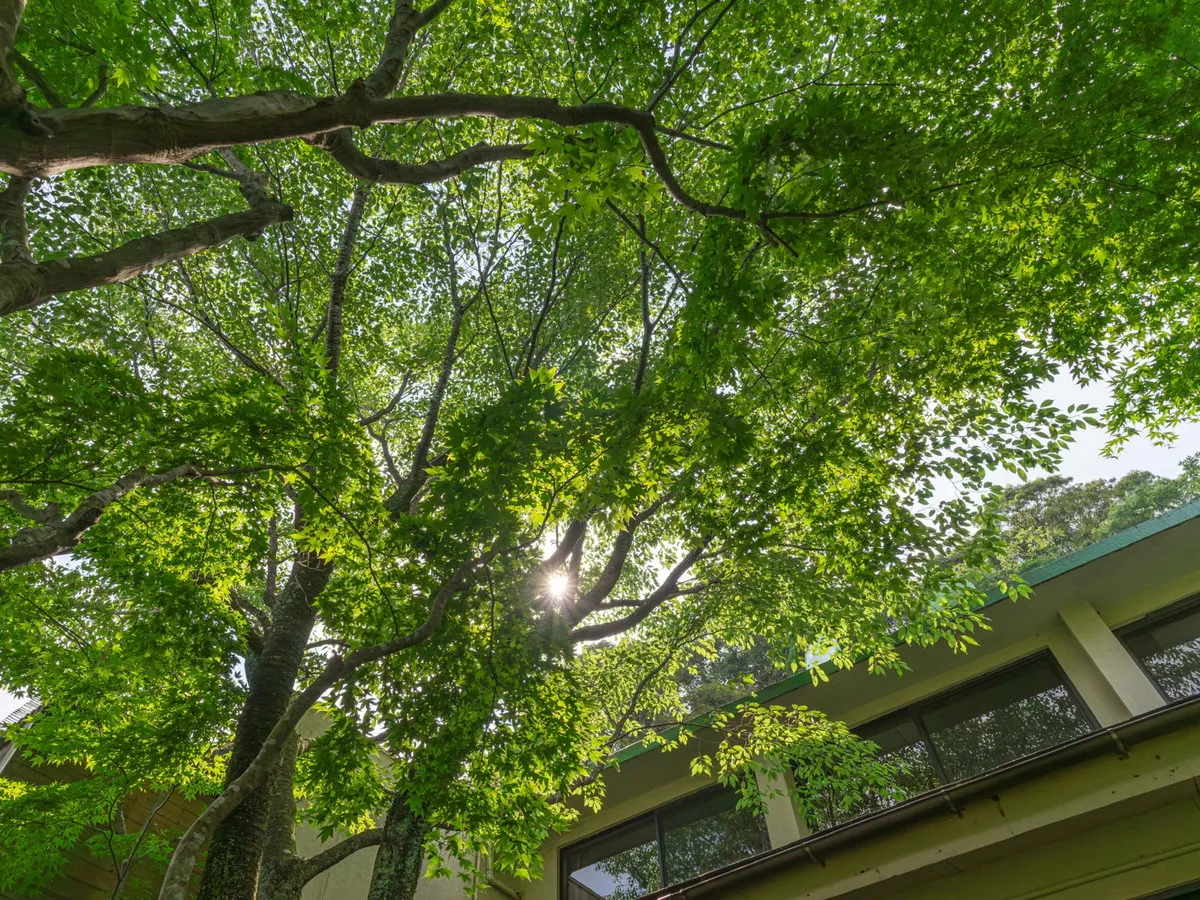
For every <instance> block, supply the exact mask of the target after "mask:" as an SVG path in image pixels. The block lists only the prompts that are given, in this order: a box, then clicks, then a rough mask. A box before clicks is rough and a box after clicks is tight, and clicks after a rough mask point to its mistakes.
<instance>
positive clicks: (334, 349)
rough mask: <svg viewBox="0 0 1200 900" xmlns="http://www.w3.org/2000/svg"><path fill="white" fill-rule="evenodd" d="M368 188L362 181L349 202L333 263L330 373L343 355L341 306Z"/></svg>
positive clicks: (328, 338)
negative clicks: (344, 225)
mask: <svg viewBox="0 0 1200 900" xmlns="http://www.w3.org/2000/svg"><path fill="white" fill-rule="evenodd" d="M367 190H368V189H367V186H366V185H365V184H360V185H358V186H357V187H356V188H355V189H354V199H353V200H352V201H351V203H350V212H349V214H348V215H347V216H346V227H345V229H344V230H343V232H342V245H341V248H340V249H339V250H338V258H337V263H336V264H335V265H334V267H333V280H332V287H331V288H330V290H329V303H328V305H326V307H325V370H326V371H327V372H330V373H331V374H336V373H337V370H338V364H339V363H340V362H341V358H342V306H343V304H344V302H345V299H346V285H347V283H349V281H350V271H351V265H350V264H351V262H352V261H353V258H354V242H355V241H356V240H357V239H358V230H359V227H360V226H361V225H362V218H363V210H364V209H365V208H366V205H367Z"/></svg>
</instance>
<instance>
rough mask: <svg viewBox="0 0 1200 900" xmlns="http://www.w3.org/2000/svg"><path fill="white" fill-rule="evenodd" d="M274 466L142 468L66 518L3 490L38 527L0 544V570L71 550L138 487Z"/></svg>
mask: <svg viewBox="0 0 1200 900" xmlns="http://www.w3.org/2000/svg"><path fill="white" fill-rule="evenodd" d="M273 468H274V467H272V466H248V467H243V468H237V469H223V470H201V469H197V468H196V467H195V466H191V465H183V466H176V467H175V468H173V469H169V470H167V471H166V472H160V473H158V474H155V475H149V474H147V473H146V471H145V470H144V469H139V470H137V471H135V472H130V473H129V474H128V475H124V476H122V477H121V478H118V479H117V480H116V481H115V482H113V483H112V484H110V485H109V486H108V487H105V488H101V489H100V490H98V491H94V492H92V493H91V494H89V495H88V496H87V497H85V498H84V499H83V500H82V501H81V502H80V503H79V505H78V506H76V507H75V509H74V510H73V511H72V512H71V513H70V514H69V515H67V516H65V517H63V516H62V511H61V510H60V509H59V508H58V507H57V506H56V505H54V504H51V505H50V506H47V507H46V508H45V509H41V510H39V509H36V508H35V507H32V506H30V505H29V504H28V503H26V502H25V501H24V499H23V498H22V497H21V495H20V494H19V493H18V492H17V491H11V490H6V491H0V500H4V501H6V502H7V503H8V505H9V506H10V507H11V508H12V509H13V511H14V512H16V513H17V515H19V516H21V517H22V518H25V519H29V520H30V521H33V522H37V523H38V524H37V525H36V526H35V527H30V528H22V529H21V530H19V531H18V532H17V533H16V534H15V535H14V536H13V537H12V539H11V540H10V541H9V542H8V544H7V545H6V546H2V547H0V572H3V571H6V570H8V569H15V568H18V567H20V566H26V565H29V564H30V563H35V562H39V561H41V560H43V559H49V558H50V557H52V556H58V555H59V554H62V553H69V552H70V551H71V550H73V549H74V548H75V546H76V545H77V544H78V543H79V542H80V540H82V539H83V535H84V533H85V532H86V531H87V530H88V529H89V528H91V527H92V526H93V525H95V524H96V522H98V521H99V520H100V516H101V515H102V514H103V513H104V510H105V509H106V508H107V507H108V506H109V504H111V503H114V502H116V501H117V500H120V499H121V498H122V497H124V496H125V495H126V494H128V493H129V492H130V491H133V490H136V489H137V488H144V487H155V486H157V485H161V484H167V483H169V482H172V481H175V480H177V479H181V478H202V479H207V480H209V481H217V480H218V479H220V478H222V477H225V476H229V475H236V474H246V473H250V472H262V471H267V470H270V469H273ZM218 483H219V482H218Z"/></svg>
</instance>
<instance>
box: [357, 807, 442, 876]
mask: <svg viewBox="0 0 1200 900" xmlns="http://www.w3.org/2000/svg"><path fill="white" fill-rule="evenodd" d="M428 835H429V823H428V822H426V821H425V820H424V819H423V818H422V817H421V816H419V815H417V814H416V813H414V812H413V811H412V809H411V808H410V807H409V805H408V797H406V796H405V795H404V794H397V795H396V798H395V799H394V800H393V801H392V805H391V807H390V808H389V809H388V814H387V820H386V822H385V823H384V826H383V840H382V841H381V842H380V844H379V852H378V853H377V854H376V855H375V869H374V871H373V872H372V873H371V889H370V891H369V892H368V893H367V900H413V897H414V896H415V895H416V892H417V883H418V881H420V878H421V874H422V872H423V870H424V865H425V839H426V837H428Z"/></svg>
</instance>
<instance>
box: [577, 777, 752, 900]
mask: <svg viewBox="0 0 1200 900" xmlns="http://www.w3.org/2000/svg"><path fill="white" fill-rule="evenodd" d="M737 800H738V795H737V793H736V792H735V791H733V790H732V789H729V788H723V787H717V788H709V789H708V790H704V791H700V792H698V793H696V794H693V795H691V796H690V797H687V798H686V799H684V800H681V801H679V802H678V803H672V804H671V805H669V806H665V807H663V808H662V809H658V810H655V811H654V812H653V813H651V814H649V815H647V816H643V817H641V818H638V819H635V820H633V821H632V822H626V823H625V824H623V825H618V826H617V827H616V828H612V829H610V830H608V831H605V832H603V833H602V834H599V835H597V836H596V837H593V838H588V839H587V840H585V841H582V842H580V843H578V844H575V845H573V846H571V847H567V848H566V849H564V850H563V851H562V855H561V857H560V863H561V869H562V890H561V897H562V900H633V898H635V897H640V896H642V895H643V894H649V893H651V892H653V891H656V890H658V889H659V888H662V887H665V886H667V885H670V884H675V883H677V882H680V881H686V880H687V879H689V878H692V877H694V876H696V875H702V874H704V873H705V872H711V871H712V870H713V869H719V868H721V866H724V865H728V864H729V863H732V862H736V861H737V860H739V859H744V858H745V857H747V856H753V855H754V854H756V853H762V852H763V851H765V850H769V849H770V847H771V845H770V842H769V840H768V839H767V829H766V823H765V822H764V821H763V819H762V817H761V816H759V815H755V814H753V813H750V812H747V811H746V810H741V809H738V808H737Z"/></svg>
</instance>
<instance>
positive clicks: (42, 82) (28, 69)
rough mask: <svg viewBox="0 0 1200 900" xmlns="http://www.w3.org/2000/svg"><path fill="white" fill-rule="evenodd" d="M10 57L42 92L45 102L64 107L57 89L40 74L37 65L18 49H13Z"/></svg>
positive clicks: (60, 107) (64, 104)
mask: <svg viewBox="0 0 1200 900" xmlns="http://www.w3.org/2000/svg"><path fill="white" fill-rule="evenodd" d="M12 58H13V62H15V63H16V64H17V68H19V69H20V70H21V71H22V72H24V73H25V75H26V76H27V77H28V78H29V80H30V81H32V82H33V83H34V84H36V85H37V88H38V90H39V91H41V92H42V96H43V97H45V98H46V102H47V103H49V104H50V105H51V106H53V107H55V108H56V109H63V108H64V107H66V105H67V104H66V103H65V102H64V101H63V98H62V97H61V96H59V93H58V91H56V90H55V89H54V88H53V87H52V86H51V85H50V82H48V81H47V80H46V76H45V75H43V74H42V72H41V70H40V69H39V68H38V67H37V66H35V65H34V64H33V63H31V62H30V61H29V60H28V59H26V58H25V56H24V54H22V53H21V51H20V50H16V49H14V50H13V51H12Z"/></svg>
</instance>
